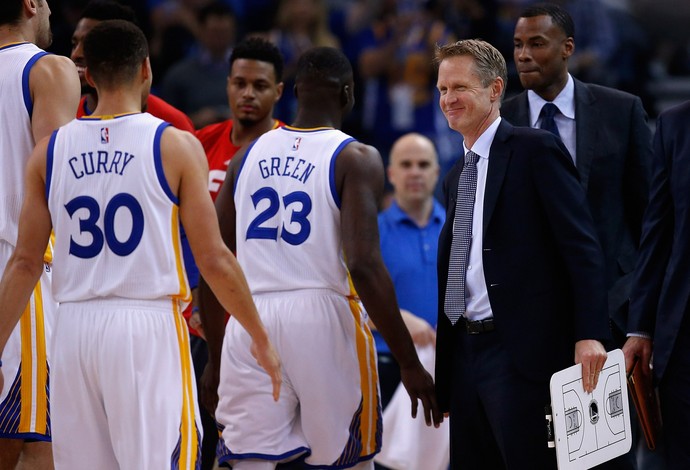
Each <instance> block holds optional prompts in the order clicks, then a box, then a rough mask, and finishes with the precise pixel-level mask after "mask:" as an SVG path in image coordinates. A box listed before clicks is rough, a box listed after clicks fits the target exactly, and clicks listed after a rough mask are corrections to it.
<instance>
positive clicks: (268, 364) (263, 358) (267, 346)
mask: <svg viewBox="0 0 690 470" xmlns="http://www.w3.org/2000/svg"><path fill="white" fill-rule="evenodd" d="M251 353H252V356H254V358H255V359H256V362H257V363H258V364H259V365H260V366H261V367H263V368H264V370H265V371H266V372H267V373H268V375H269V376H270V377H271V382H272V383H273V400H274V401H278V397H279V396H280V385H281V384H282V383H283V375H282V370H281V369H282V367H281V365H280V358H279V357H278V353H277V352H276V350H275V349H274V348H273V343H271V341H270V340H269V341H266V342H265V343H264V344H257V342H256V341H252V346H251Z"/></svg>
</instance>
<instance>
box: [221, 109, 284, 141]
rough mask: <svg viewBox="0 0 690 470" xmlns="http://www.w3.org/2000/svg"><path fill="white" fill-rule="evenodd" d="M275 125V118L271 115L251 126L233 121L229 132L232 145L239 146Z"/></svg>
mask: <svg viewBox="0 0 690 470" xmlns="http://www.w3.org/2000/svg"><path fill="white" fill-rule="evenodd" d="M275 126H276V120H275V119H273V117H272V116H269V118H268V119H264V120H262V121H261V122H257V123H256V124H254V125H251V126H245V125H243V124H242V123H241V122H239V121H234V122H233V125H232V131H231V133H230V141H231V142H232V144H233V145H236V146H237V147H241V146H243V145H246V144H248V143H249V142H251V141H253V140H255V139H257V138H258V137H259V136H261V135H262V134H265V133H266V132H268V131H270V130H271V129H273V128H274V127H275Z"/></svg>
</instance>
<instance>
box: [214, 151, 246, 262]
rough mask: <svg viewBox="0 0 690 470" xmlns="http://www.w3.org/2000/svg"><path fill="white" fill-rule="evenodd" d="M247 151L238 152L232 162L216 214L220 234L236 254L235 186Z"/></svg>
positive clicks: (217, 200) (217, 204) (219, 194)
mask: <svg viewBox="0 0 690 470" xmlns="http://www.w3.org/2000/svg"><path fill="white" fill-rule="evenodd" d="M245 152H246V150H244V149H241V150H240V151H238V152H237V153H236V154H235V156H234V157H233V159H232V161H231V162H230V166H229V167H228V171H227V174H226V176H225V182H224V183H223V186H221V188H220V192H219V193H218V197H217V198H216V214H217V217H218V224H219V226H220V234H221V237H222V238H223V242H225V244H226V245H227V246H228V247H229V248H230V249H231V250H232V251H233V252H234V251H235V250H236V248H237V241H236V235H237V234H236V227H235V221H236V211H235V184H236V178H237V174H238V171H239V167H240V165H241V163H242V160H243V159H244V156H245Z"/></svg>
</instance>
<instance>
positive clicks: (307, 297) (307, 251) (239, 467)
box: [201, 48, 443, 470]
mask: <svg viewBox="0 0 690 470" xmlns="http://www.w3.org/2000/svg"><path fill="white" fill-rule="evenodd" d="M295 94H296V96H297V99H298V103H299V104H298V111H297V117H296V119H295V121H294V123H293V124H292V125H291V126H287V127H285V128H279V129H276V130H273V131H270V132H268V133H266V134H264V135H263V136H261V137H259V138H258V139H257V140H256V141H255V142H254V143H253V144H250V145H249V147H248V148H245V149H244V150H241V151H240V152H239V153H238V154H237V155H236V156H235V158H233V160H232V162H231V167H230V170H229V171H230V173H229V174H228V175H229V177H228V178H227V179H226V183H225V185H224V186H223V187H222V189H221V193H220V195H219V196H218V199H217V201H216V210H217V211H218V214H219V219H220V224H221V232H222V234H223V237H224V239H225V241H226V243H228V244H229V245H230V247H231V249H235V248H236V249H237V257H238V261H239V263H240V265H241V266H242V269H243V270H244V272H245V275H246V276H247V281H248V283H249V287H250V289H251V291H252V294H253V296H254V301H255V302H256V305H257V309H258V310H259V312H260V314H261V318H262V320H263V321H264V323H265V324H266V327H267V329H268V330H269V334H270V335H271V337H272V338H273V339H274V342H275V344H276V347H277V349H278V352H279V354H280V355H281V359H282V361H283V377H284V384H285V386H284V388H283V393H282V395H281V397H280V400H279V401H278V404H277V405H276V404H275V403H273V400H272V398H271V384H270V382H269V381H268V380H266V378H265V377H264V376H262V374H260V373H259V372H260V371H259V370H258V368H257V367H256V366H255V364H254V363H253V361H252V360H251V355H250V354H249V351H250V350H249V345H250V342H249V338H248V337H247V335H246V334H245V333H244V332H243V331H241V329H239V328H238V327H237V326H238V325H237V323H236V322H234V321H233V319H232V318H231V319H230V322H229V323H228V326H227V329H226V330H225V339H224V341H223V335H222V331H223V329H222V322H223V312H222V309H220V308H218V307H219V306H218V305H217V303H216V302H215V301H214V300H213V299H212V296H209V295H207V294H208V291H207V289H206V286H204V285H203V284H202V299H201V300H202V305H201V312H202V317H203V318H204V319H203V323H204V325H205V331H206V337H207V340H208V343H209V351H210V359H209V365H210V366H211V367H212V368H217V367H218V364H219V363H220V385H219V387H218V404H217V409H216V419H217V420H218V421H219V423H220V424H221V425H222V426H223V427H224V429H223V433H222V435H223V440H224V444H225V447H226V448H225V449H223V451H222V453H221V455H220V456H219V460H220V461H222V462H229V463H230V464H231V465H232V467H233V469H235V470H247V469H252V470H257V469H273V468H275V466H276V464H277V463H279V462H285V461H290V460H292V459H296V458H304V459H305V463H306V465H308V466H309V467H310V468H357V469H365V468H366V469H368V468H373V462H372V458H373V457H374V455H375V454H376V453H377V452H378V451H379V449H380V445H381V432H382V428H381V408H380V404H379V396H378V387H377V375H376V351H375V347H374V342H373V339H372V336H371V332H370V331H369V329H368V327H367V319H366V314H365V313H364V312H363V310H362V309H361V308H360V306H359V299H358V297H357V295H359V298H361V300H362V302H363V303H364V306H365V307H366V309H367V311H368V312H369V313H370V314H371V316H372V318H373V320H374V322H375V323H376V325H379V324H381V325H382V327H380V328H379V330H380V331H381V333H382V334H383V336H384V337H385V338H386V341H388V342H389V344H391V351H392V352H393V354H394V355H395V357H396V359H397V360H398V362H399V363H400V365H401V373H402V381H403V383H404V384H405V387H406V388H407V391H408V392H409V394H410V397H411V399H412V414H413V416H414V415H416V411H417V403H418V400H421V401H422V404H423V407H424V415H425V419H426V422H427V424H431V422H432V420H433V423H435V424H438V423H440V422H441V421H442V419H443V418H442V416H441V415H440V414H439V413H438V409H437V407H436V402H435V396H434V388H433V380H432V379H431V377H430V376H429V374H428V373H427V372H426V371H425V370H424V369H423V367H422V366H421V365H420V363H419V361H418V358H417V355H416V352H415V349H414V345H413V343H412V340H411V338H410V336H409V333H408V332H407V329H406V328H405V325H404V323H403V321H402V319H401V317H400V314H399V309H398V306H397V305H396V300H395V293H394V291H393V285H392V283H391V280H390V278H389V276H388V273H387V271H386V268H385V267H384V265H383V262H382V259H381V255H380V251H379V241H378V229H377V202H378V201H379V200H380V198H381V195H382V192H383V181H384V177H383V171H384V170H383V165H382V162H381V157H380V156H379V154H378V152H377V151H376V150H375V149H374V148H373V147H370V146H367V145H364V144H361V143H359V142H356V141H355V140H354V139H353V138H352V137H350V136H348V135H346V134H344V133H342V132H341V131H339V130H337V129H338V128H339V127H340V125H341V123H342V119H343V117H344V115H345V114H346V113H347V112H349V111H350V110H351V108H352V105H353V80H352V68H351V66H350V63H349V62H348V60H347V58H346V57H345V56H344V55H343V54H342V52H340V51H338V50H337V49H333V48H314V49H311V50H310V51H307V52H306V53H305V54H304V55H303V56H302V57H301V58H300V60H299V63H298V70H297V76H296V85H295ZM355 289H356V291H355ZM217 332H220V334H217ZM210 333H213V334H210ZM221 343H222V352H221V346H220V345H221ZM217 376H218V375H217V373H216V371H215V370H213V369H211V370H209V371H208V373H207V374H206V376H205V377H204V380H205V379H206V378H209V379H210V378H212V377H217ZM239 378H242V379H243V380H239ZM208 388H213V387H212V386H211V387H208ZM208 388H205V390H207V389H208ZM212 402H213V400H210V403H209V404H210V406H213V403H212Z"/></svg>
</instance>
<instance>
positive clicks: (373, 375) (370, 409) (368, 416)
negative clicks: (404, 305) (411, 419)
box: [348, 276, 380, 457]
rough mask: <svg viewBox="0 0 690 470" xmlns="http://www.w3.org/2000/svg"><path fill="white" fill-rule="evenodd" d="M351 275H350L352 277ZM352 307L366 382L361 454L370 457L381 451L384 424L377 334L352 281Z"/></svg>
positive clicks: (362, 374) (361, 423) (361, 371)
mask: <svg viewBox="0 0 690 470" xmlns="http://www.w3.org/2000/svg"><path fill="white" fill-rule="evenodd" d="M348 277H349V276H348ZM350 291H351V292H352V295H350V296H349V302H350V310H351V311H352V316H353V319H354V321H355V335H356V338H355V339H356V345H357V356H358V357H359V376H360V382H361V384H362V415H361V419H360V431H361V437H362V452H361V454H360V457H366V456H370V455H372V454H373V453H375V452H376V451H377V442H376V434H377V429H379V427H380V423H379V422H378V421H379V413H378V408H379V395H378V380H379V379H378V373H377V370H376V347H375V346H374V337H373V336H372V334H371V331H370V330H369V326H368V325H367V324H366V322H364V321H362V309H361V307H360V304H359V300H358V298H357V296H356V293H355V290H354V286H352V281H350Z"/></svg>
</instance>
